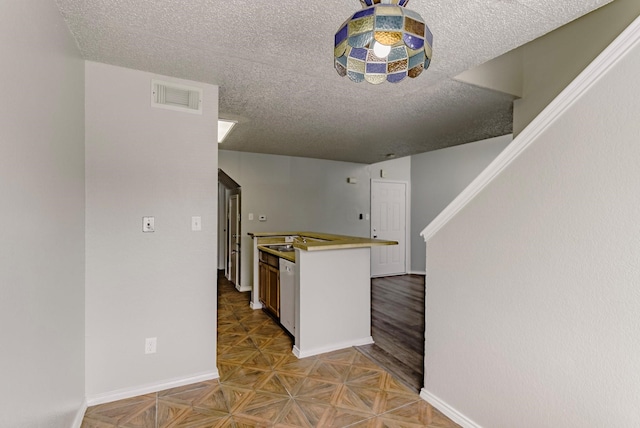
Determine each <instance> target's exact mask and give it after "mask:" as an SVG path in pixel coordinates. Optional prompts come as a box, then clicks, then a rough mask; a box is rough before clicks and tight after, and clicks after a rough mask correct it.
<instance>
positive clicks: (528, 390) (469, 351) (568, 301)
mask: <svg viewBox="0 0 640 428" xmlns="http://www.w3.org/2000/svg"><path fill="white" fill-rule="evenodd" d="M639 39H640V22H637V23H636V24H635V36H634V40H635V45H634V47H633V48H632V49H631V50H630V51H628V54H627V55H626V56H625V57H624V58H623V59H622V60H621V61H620V62H618V63H617V64H616V65H615V66H614V67H613V68H612V69H611V70H610V71H609V72H608V73H606V74H604V75H603V76H601V77H599V79H598V80H596V82H595V83H594V84H593V86H592V87H591V88H590V89H588V90H587V91H586V92H585V93H583V94H582V95H581V96H580V97H579V98H577V99H576V100H575V101H573V103H572V104H570V106H569V107H568V110H566V111H565V112H564V113H563V114H561V115H559V116H557V117H555V120H554V121H553V122H552V123H551V124H550V126H549V127H547V128H546V129H544V130H543V131H542V132H541V133H540V134H537V137H533V138H535V139H534V140H533V144H532V145H531V146H529V147H528V148H527V149H526V150H525V151H523V152H521V153H520V154H519V156H518V157H517V158H516V159H515V160H514V161H513V162H512V163H511V164H510V165H509V166H508V167H507V168H506V169H505V170H504V171H503V172H502V173H501V174H500V175H498V176H497V177H496V178H495V179H493V181H491V182H490V183H489V184H488V186H487V187H486V188H484V190H482V191H481V192H480V193H479V194H478V195H477V196H476V197H475V198H474V199H472V200H471V201H470V203H469V204H467V205H466V206H465V207H464V208H463V209H462V210H461V211H460V212H458V213H457V214H456V215H455V216H454V217H453V218H452V219H451V220H450V221H449V222H448V223H447V224H446V225H444V227H443V228H442V229H440V230H439V231H438V232H436V234H435V235H434V236H433V237H432V238H430V239H429V241H428V243H427V250H428V254H427V269H428V272H429V275H428V277H427V312H426V313H427V320H426V325H427V330H426V375H425V385H426V388H427V390H428V392H429V393H430V394H431V395H433V396H435V397H438V398H439V399H441V400H442V402H444V403H447V404H448V405H449V406H451V408H453V409H455V410H456V411H457V412H459V413H460V414H462V415H466V417H468V418H469V419H470V420H472V421H474V422H475V423H476V424H477V425H479V426H485V427H514V426H517V427H522V428H526V427H551V426H554V427H556V426H558V427H587V426H589V427H601V426H611V427H613V426H615V427H637V426H640V407H639V406H638V397H640V359H639V358H638V355H640V335H639V334H638V328H639V326H640V311H639V310H638V308H640V288H639V287H638V284H640V261H639V260H640V259H639V258H638V249H639V248H640V227H639V226H638V224H639V223H638V219H639V218H640V192H639V188H640V187H639V183H640V168H638V159H640V145H639V144H638V135H640V121H639V120H638V117H639V116H640V104H639V103H638V99H640V80H638V74H639V72H640V46H639V45H638V41H639ZM513 144H516V141H514V142H513Z"/></svg>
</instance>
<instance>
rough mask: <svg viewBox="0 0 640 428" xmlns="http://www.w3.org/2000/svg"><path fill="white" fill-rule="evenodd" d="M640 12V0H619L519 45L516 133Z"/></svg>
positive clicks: (514, 118) (515, 116)
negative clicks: (520, 94) (521, 75)
mask: <svg viewBox="0 0 640 428" xmlns="http://www.w3.org/2000/svg"><path fill="white" fill-rule="evenodd" d="M639 14H640V1H638V0H615V1H614V2H612V3H610V4H608V5H606V6H604V7H602V8H600V9H598V10H596V11H594V12H591V13H589V14H587V15H585V16H583V17H582V18H579V19H577V20H575V21H574V22H572V23H570V24H568V25H565V26H563V27H561V28H559V29H557V30H555V31H553V32H551V33H549V34H547V35H546V36H543V37H540V38H539V39H536V40H534V41H532V42H530V43H528V44H526V45H524V46H523V47H521V48H519V49H518V58H521V61H522V67H521V71H522V73H523V77H522V85H523V88H522V98H521V99H519V100H516V101H515V102H514V108H513V134H514V136H517V135H518V134H519V133H520V132H521V131H522V130H523V129H524V128H525V127H526V126H527V125H528V124H529V123H530V122H531V121H532V120H533V119H534V118H535V117H536V116H537V115H538V114H539V113H540V112H541V111H542V110H543V109H544V108H545V107H546V106H547V105H548V104H549V103H550V102H551V101H552V100H553V99H554V98H555V97H556V96H557V95H558V94H559V93H560V92H561V91H562V90H563V89H564V88H565V87H566V86H567V85H568V84H569V83H570V82H571V81H572V80H573V79H574V78H575V77H576V76H577V75H578V74H579V73H580V72H581V71H582V70H584V68H585V67H586V66H587V65H589V63H590V62H591V61H593V59H594V58H595V57H596V56H597V55H598V54H599V53H600V52H602V50H603V49H604V48H605V47H607V46H608V45H609V43H611V41H613V39H614V38H615V37H616V36H618V34H620V32H622V30H624V29H625V28H626V27H627V25H629V24H630V23H631V22H632V21H633V20H634V19H635V18H636V17H637V16H638V15H639ZM507 55H509V54H507Z"/></svg>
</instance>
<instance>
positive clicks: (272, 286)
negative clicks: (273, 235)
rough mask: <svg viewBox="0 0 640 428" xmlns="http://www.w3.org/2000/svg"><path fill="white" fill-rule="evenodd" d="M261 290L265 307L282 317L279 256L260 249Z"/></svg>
mask: <svg viewBox="0 0 640 428" xmlns="http://www.w3.org/2000/svg"><path fill="white" fill-rule="evenodd" d="M258 270H259V271H258V274H259V286H260V292H259V295H258V297H259V298H260V301H261V302H262V304H263V305H264V307H265V308H266V309H267V310H268V311H269V312H271V314H273V316H275V317H276V318H279V317H280V270H279V259H278V257H276V256H274V255H272V254H269V253H266V252H264V251H260V261H259V264H258Z"/></svg>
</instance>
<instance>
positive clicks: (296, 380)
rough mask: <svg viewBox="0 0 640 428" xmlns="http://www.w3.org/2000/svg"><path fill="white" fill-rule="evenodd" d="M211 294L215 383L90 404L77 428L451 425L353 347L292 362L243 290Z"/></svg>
mask: <svg viewBox="0 0 640 428" xmlns="http://www.w3.org/2000/svg"><path fill="white" fill-rule="evenodd" d="M218 290H219V296H218V369H219V371H220V376H221V377H220V379H216V380H211V381H207V382H200V383H196V384H192V385H186V386H183V387H179V388H173V389H169V390H166V391H160V392H157V393H153V394H147V395H143V396H140V397H134V398H130V399H127V400H121V401H117V402H113V403H108V404H103V405H98V406H94V407H90V408H89V409H88V410H87V412H86V415H85V418H84V420H83V423H82V427H83V428H114V427H129V428H152V427H153V428H158V427H163V428H164V427H167V428H169V427H184V428H205V427H361V428H381V427H407V428H411V427H430V428H452V427H457V426H458V425H456V424H454V423H453V422H451V421H450V420H449V419H447V418H446V417H445V416H444V415H442V414H441V413H440V412H438V410H436V409H435V408H433V407H432V406H431V405H429V404H428V403H427V402H425V401H424V400H422V399H421V398H420V397H419V396H418V395H417V394H416V393H415V392H413V391H412V390H410V389H409V388H407V387H406V386H405V385H403V384H402V383H400V382H398V381H397V380H396V379H395V378H394V377H393V376H391V374H390V373H389V372H387V371H386V370H384V369H383V368H381V367H380V366H379V365H377V364H375V363H374V362H372V361H371V360H370V359H369V358H368V357H366V356H365V355H364V354H362V353H361V352H358V351H357V350H355V349H354V348H348V349H344V350H340V351H336V352H331V353H327V354H323V355H319V356H315V357H309V358H304V359H298V358H296V357H295V356H294V355H293V354H292V353H291V348H292V343H291V339H290V338H289V337H288V336H287V335H286V334H285V333H284V332H283V331H282V329H281V328H280V327H278V326H277V325H276V324H275V322H274V321H273V320H271V319H270V318H269V317H268V316H267V315H265V314H264V313H263V312H262V311H254V310H251V309H250V308H249V298H248V295H247V293H238V292H237V291H236V290H235V288H234V287H233V286H232V285H231V284H229V283H228V282H227V281H226V280H224V278H222V279H220V280H219V284H218Z"/></svg>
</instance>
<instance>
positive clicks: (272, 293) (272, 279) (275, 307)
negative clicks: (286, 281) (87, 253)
mask: <svg viewBox="0 0 640 428" xmlns="http://www.w3.org/2000/svg"><path fill="white" fill-rule="evenodd" d="M268 290H269V291H268V292H267V307H268V308H269V309H271V311H272V312H273V313H274V314H275V316H276V317H280V271H279V270H278V269H276V268H274V267H273V266H269V285H268Z"/></svg>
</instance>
